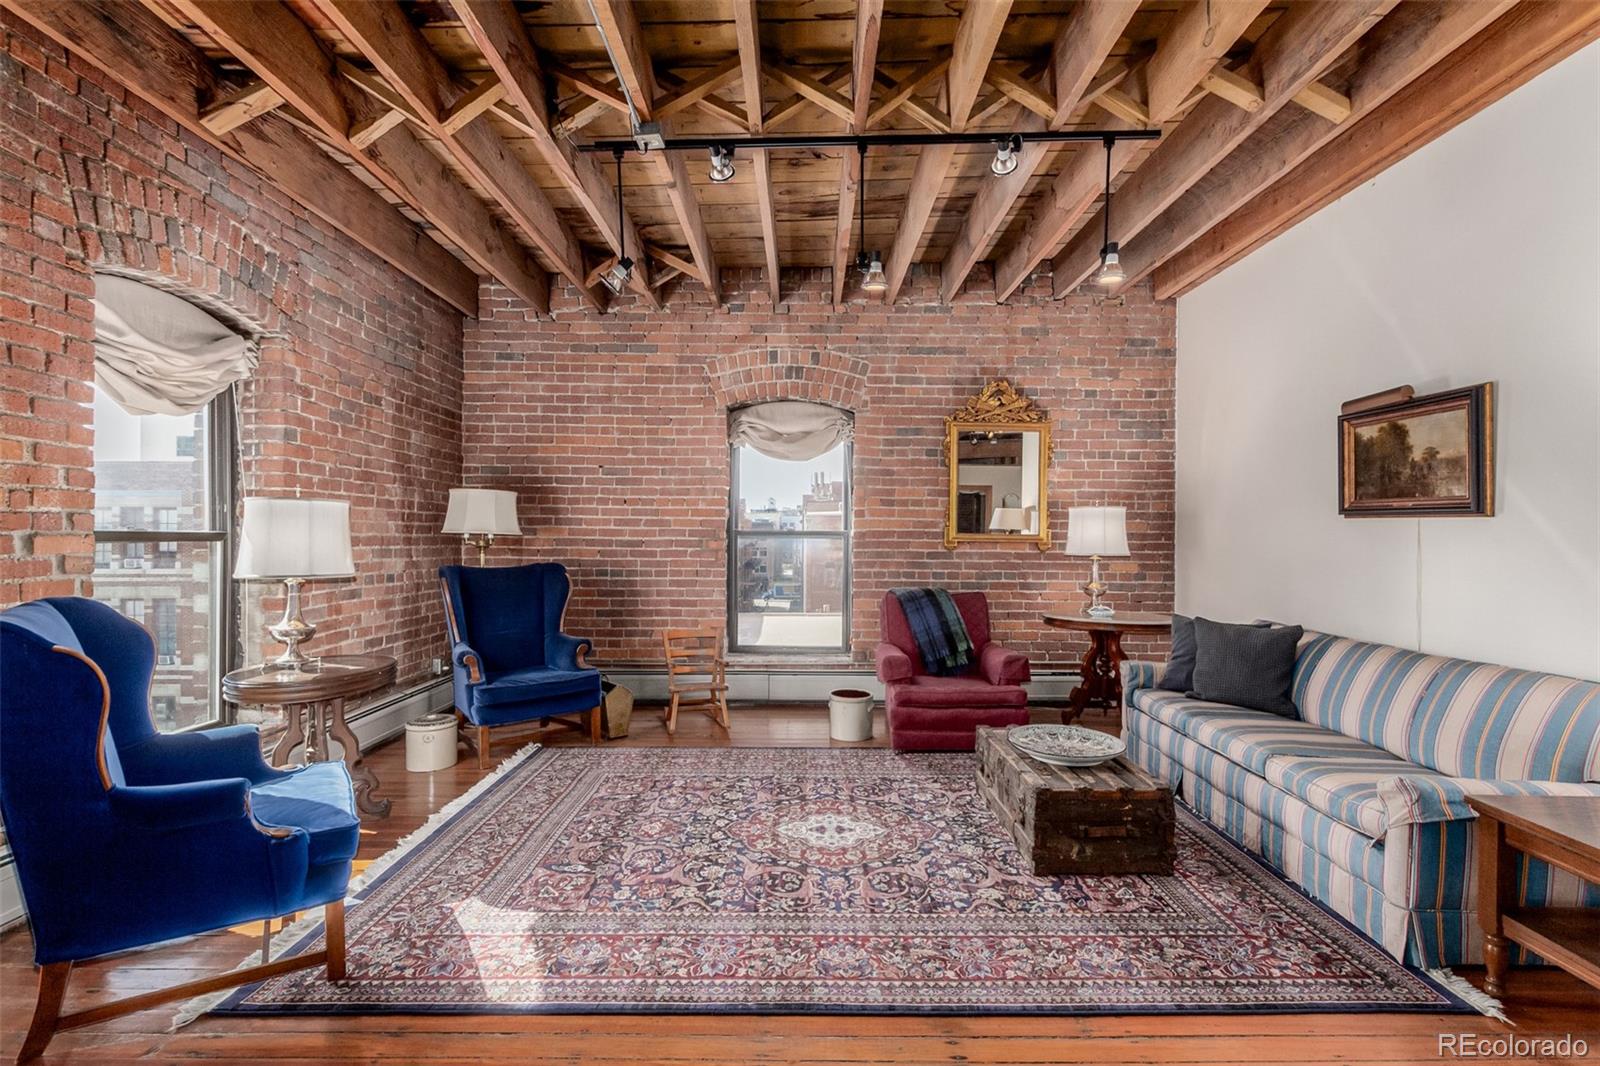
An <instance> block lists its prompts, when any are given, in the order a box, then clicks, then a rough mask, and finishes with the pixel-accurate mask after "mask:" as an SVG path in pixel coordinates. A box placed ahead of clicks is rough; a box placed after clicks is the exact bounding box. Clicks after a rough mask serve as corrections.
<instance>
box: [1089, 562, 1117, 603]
mask: <svg viewBox="0 0 1600 1066" xmlns="http://www.w3.org/2000/svg"><path fill="white" fill-rule="evenodd" d="M1110 589H1111V586H1110V585H1107V584H1106V583H1105V582H1104V581H1101V580H1100V556H1098V555H1091V556H1089V580H1088V581H1087V582H1086V583H1085V584H1084V585H1083V591H1085V592H1087V593H1088V594H1089V606H1088V608H1087V609H1086V610H1085V611H1084V612H1083V613H1084V614H1086V615H1088V616H1089V617H1090V618H1110V617H1112V616H1113V615H1115V614H1116V613H1117V612H1116V610H1115V609H1114V608H1113V607H1112V606H1111V605H1110V604H1109V603H1107V602H1105V594H1106V593H1107V592H1109V591H1110Z"/></svg>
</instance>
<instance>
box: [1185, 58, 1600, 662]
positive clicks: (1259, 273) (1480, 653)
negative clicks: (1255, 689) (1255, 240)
mask: <svg viewBox="0 0 1600 1066" xmlns="http://www.w3.org/2000/svg"><path fill="white" fill-rule="evenodd" d="M1480 381H1494V382H1496V383H1497V388H1498V394H1499V395H1498V403H1497V408H1498V409H1497V412H1496V421H1497V423H1498V427H1497V431H1496V441H1495V447H1496V452H1497V467H1498V469H1497V475H1498V476H1497V491H1496V497H1497V511H1498V514H1497V516H1496V517H1493V518H1425V519H1409V518H1392V519H1390V518H1385V519H1344V518H1340V517H1339V514H1338V499H1337V495H1338V494H1337V465H1336V464H1337V455H1338V449H1337V436H1336V431H1335V419H1336V418H1337V416H1338V413H1339V405H1340V404H1341V403H1343V402H1344V401H1345V400H1348V399H1352V398H1354V397H1357V396H1362V395H1365V394H1367V393H1371V392H1376V391H1378V390H1380V389H1385V388H1389V387H1391V386H1394V385H1401V384H1410V385H1414V386H1415V387H1416V389H1417V392H1418V393H1419V394H1423V393H1429V392H1435V391H1438V390H1441V389H1447V388H1455V387H1459V386H1463V385H1472V384H1476V383H1478V382H1480ZM1176 551H1177V588H1176V600H1177V606H1178V609H1179V610H1180V611H1184V612H1186V613H1191V612H1198V613H1201V614H1205V615H1208V616H1211V617H1216V618H1222V619H1251V618H1256V617H1271V618H1275V619H1282V620H1285V621H1293V622H1300V623H1303V624H1305V625H1306V626H1308V627H1312V628H1316V629H1321V630H1324V631H1328V632H1334V633H1340V634H1345V635H1349V636H1355V637H1362V638H1367V639H1373V640H1379V641H1384V642H1389V643H1394V644H1400V645H1403V646H1406V647H1413V648H1421V649H1423V650H1425V651H1429V652H1437V653H1441V654H1449V655H1459V656H1464V657H1469V658H1476V659H1483V660H1487V661H1489V662H1496V663H1505V664H1509V665H1514V666H1523V667H1529V668H1535V669H1544V670H1552V671H1557V672H1561V673H1567V674H1575V675H1578V676H1581V677H1586V678H1600V44H1596V45H1591V46H1590V47H1588V48H1587V49H1585V50H1584V51H1582V52H1580V53H1578V54H1577V55H1575V56H1573V57H1572V58H1570V59H1568V60H1566V61H1565V62H1563V63H1561V64H1559V65H1558V66H1556V67H1555V68H1553V69H1551V70H1549V71H1547V72H1546V73H1544V74H1543V75H1541V76H1540V77H1539V78H1537V79H1535V80H1534V81H1533V82H1531V83H1529V84H1528V85H1526V86H1524V87H1522V88H1521V89H1519V90H1517V91H1516V92H1514V93H1512V94H1511V95H1510V96H1508V97H1507V98H1505V99H1504V100H1501V101H1500V102H1498V103H1496V104H1495V105H1493V106H1492V107H1490V108H1488V109H1487V110H1485V111H1484V112H1482V113H1481V114H1479V115H1477V116H1475V117H1473V118H1472V119H1469V120H1468V121H1467V122H1465V123H1463V124H1462V125H1461V126H1459V127H1457V128H1456V129H1454V130H1452V131H1451V132H1449V133H1447V134H1445V135H1444V136H1443V137H1441V138H1440V139H1439V140H1437V141H1435V142H1433V143H1432V144H1430V145H1427V146H1425V147H1424V148H1422V149H1421V150H1420V151H1418V152H1416V153H1415V154H1414V155H1412V156H1411V157H1409V158H1407V159H1405V160H1402V161H1401V162H1400V163H1399V164H1397V165H1396V166H1394V167H1392V168H1390V169H1389V170H1387V171H1385V172H1384V173H1383V174H1381V175H1379V176H1378V177H1377V178H1376V179H1375V180H1373V181H1372V182H1369V183H1368V184H1366V185H1364V186H1362V187H1361V188H1359V189H1356V190H1355V191H1353V192H1351V193H1350V194H1349V195H1348V196H1346V197H1344V198H1343V199H1342V200H1340V201H1338V202H1337V203H1335V204H1332V205H1330V206H1329V207H1327V208H1325V209H1324V210H1322V211H1321V212H1319V213H1317V214H1316V215H1314V216H1312V217H1311V218H1309V219H1307V220H1306V221H1305V222H1302V223H1301V224H1300V225H1299V226H1297V227H1295V228H1294V229H1292V230H1290V231H1289V232H1288V233H1286V234H1284V235H1282V236H1280V237H1279V238H1277V239H1276V240H1274V241H1273V242H1272V243H1270V244H1268V245H1266V246H1265V247H1263V248H1261V249H1259V250H1257V251H1256V252H1255V253H1254V254H1252V255H1250V256H1249V257H1247V258H1245V259H1243V260H1241V261H1240V262H1239V263H1237V264H1235V265H1234V266H1233V267H1231V268H1229V269H1228V270H1226V271H1225V272H1223V273H1222V274H1220V275H1218V276H1217V277H1215V278H1213V279H1211V280H1210V281H1208V282H1206V283H1205V284H1204V285H1202V286H1201V287H1199V288H1198V289H1196V290H1195V291H1194V292H1193V293H1191V294H1189V295H1187V296H1184V297H1182V298H1180V299H1179V301H1178V383H1177V544H1176Z"/></svg>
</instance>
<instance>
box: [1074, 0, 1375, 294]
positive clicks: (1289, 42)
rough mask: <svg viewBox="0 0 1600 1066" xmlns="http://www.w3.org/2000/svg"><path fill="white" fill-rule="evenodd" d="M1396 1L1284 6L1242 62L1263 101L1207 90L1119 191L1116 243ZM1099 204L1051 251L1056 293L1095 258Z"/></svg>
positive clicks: (1084, 273)
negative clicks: (1252, 103)
mask: <svg viewBox="0 0 1600 1066" xmlns="http://www.w3.org/2000/svg"><path fill="white" fill-rule="evenodd" d="M1396 2H1397V0H1324V2H1320V3H1315V4H1301V5H1298V6H1295V7H1292V8H1289V9H1288V10H1287V11H1285V12H1284V13H1283V14H1282V15H1281V16H1280V17H1279V18H1278V19H1277V20H1276V21H1275V22H1273V24H1272V26H1271V27H1270V28H1269V29H1268V30H1267V32H1266V33H1264V34H1263V35H1262V36H1261V40H1260V41H1258V42H1257V43H1256V46H1255V48H1254V49H1253V50H1252V52H1251V55H1250V60H1249V62H1248V63H1247V64H1246V67H1245V71H1244V76H1245V77H1246V78H1249V79H1250V80H1251V81H1253V82H1256V83H1257V84H1259V85H1261V87H1262V95H1263V103H1262V105H1261V107H1260V108H1258V109H1257V110H1255V111H1246V110H1243V109H1241V108H1237V107H1234V106H1233V105H1232V104H1230V103H1228V102H1227V101H1226V100H1223V99H1221V98H1219V97H1216V96H1210V95H1207V96H1205V97H1204V98H1203V99H1202V100H1201V101H1200V102H1199V103H1198V104H1196V105H1195V107H1194V109H1193V110H1192V111H1191V112H1190V113H1189V114H1188V116H1187V117H1186V118H1185V119H1184V120H1183V121H1182V122H1180V123H1179V124H1178V126H1177V128H1176V129H1174V130H1172V132H1171V133H1169V134H1168V135H1167V136H1166V137H1164V138H1162V140H1161V142H1160V144H1158V145H1157V146H1156V148H1155V150H1154V151H1153V152H1151V153H1150V157H1149V159H1148V160H1146V161H1145V163H1144V164H1143V165H1141V166H1140V167H1139V169H1138V170H1137V171H1136V172H1135V173H1134V174H1133V176H1132V177H1130V178H1129V179H1128V180H1127V181H1126V182H1124V183H1123V185H1122V187H1121V188H1120V189H1118V190H1117V194H1116V200H1115V204H1114V213H1113V215H1112V220H1113V222H1114V228H1113V230H1112V233H1111V239H1112V240H1114V241H1117V242H1118V244H1119V245H1120V244H1127V243H1130V242H1131V241H1132V240H1133V238H1135V237H1137V236H1138V234H1139V232H1140V231H1141V230H1143V229H1144V228H1145V227H1146V226H1148V225H1149V224H1150V223H1151V222H1153V221H1154V220H1155V218H1156V216H1157V215H1159V214H1160V213H1161V212H1162V211H1164V210H1166V209H1167V207H1169V206H1170V205H1171V204H1172V203H1173V201H1175V200H1176V199H1177V198H1178V197H1179V196H1182V195H1183V194H1184V192H1186V191H1187V190H1188V189H1189V188H1190V186H1192V185H1194V184H1195V183H1196V182H1197V181H1199V180H1200V179H1201V178H1203V177H1204V176H1205V175H1206V173H1207V172H1208V171H1209V170H1210V169H1211V168H1212V167H1214V166H1216V165H1217V164H1218V163H1220V162H1221V161H1222V160H1223V159H1225V158H1226V157H1227V155H1228V153H1229V152H1231V151H1233V150H1234V149H1235V148H1237V147H1238V146H1239V145H1240V144H1242V143H1244V141H1245V139H1246V138H1248V137H1249V136H1250V134H1252V133H1254V132H1255V131H1256V130H1258V129H1260V128H1261V127H1262V125H1264V124H1265V123H1266V121H1267V120H1268V119H1269V118H1271V117H1272V116H1273V115H1274V114H1276V113H1277V111H1278V109H1279V108H1281V107H1283V106H1284V105H1286V104H1288V103H1289V102H1290V101H1291V100H1292V99H1293V98H1294V96H1295V94H1296V93H1298V92H1299V91H1300V90H1301V89H1303V88H1305V87H1306V86H1307V85H1308V84H1310V83H1311V82H1312V81H1313V80H1315V79H1316V78H1317V77H1319V76H1320V75H1321V74H1322V72H1323V71H1324V70H1326V69H1327V68H1328V67H1329V66H1330V65H1331V64H1332V63H1333V62H1334V61H1335V60H1336V59H1338V58H1339V56H1340V55H1341V54H1342V53H1343V52H1344V51H1345V49H1347V48H1349V47H1350V45H1352V44H1353V43H1355V42H1356V41H1357V40H1358V39H1360V37H1361V35H1362V34H1363V33H1365V32H1366V31H1367V30H1368V29H1370V28H1371V27H1372V25H1373V24H1374V23H1376V22H1377V21H1378V20H1379V19H1380V18H1382V17H1383V15H1384V14H1385V13H1387V12H1388V10H1389V9H1390V8H1392V7H1393V6H1394V5H1395V3H1396ZM1152 61H1153V60H1152ZM1214 65H1215V64H1214V63H1211V64H1207V65H1206V66H1204V67H1202V68H1201V69H1200V70H1199V72H1198V73H1196V74H1195V84H1197V85H1198V84H1199V82H1200V79H1201V78H1202V77H1203V76H1204V75H1205V74H1206V73H1208V72H1209V71H1211V69H1212V68H1213V66H1214ZM1104 210H1105V209H1104V208H1103V207H1102V208H1101V211H1100V212H1097V213H1096V214H1095V216H1094V217H1093V218H1091V219H1090V220H1089V221H1088V223H1087V224H1086V225H1085V226H1084V227H1083V229H1081V230H1080V231H1079V232H1078V234H1077V235H1076V236H1075V237H1073V238H1072V240H1071V241H1070V242H1068V244H1067V247H1066V248H1065V249H1064V250H1063V251H1062V252H1061V253H1060V254H1058V255H1057V256H1056V257H1055V260H1054V263H1053V270H1054V273H1053V278H1052V285H1053V289H1054V292H1055V295H1056V296H1057V297H1061V296H1065V295H1066V294H1067V293H1069V292H1071V291H1072V290H1073V289H1076V288H1077V287H1078V285H1079V284H1081V283H1082V282H1083V281H1084V280H1085V279H1087V278H1088V277H1089V275H1090V274H1092V273H1093V272H1094V270H1095V268H1096V267H1097V266H1098V265H1099V262H1100V248H1101V244H1102V240H1103V238H1102V231H1103V224H1102V214H1103V212H1104Z"/></svg>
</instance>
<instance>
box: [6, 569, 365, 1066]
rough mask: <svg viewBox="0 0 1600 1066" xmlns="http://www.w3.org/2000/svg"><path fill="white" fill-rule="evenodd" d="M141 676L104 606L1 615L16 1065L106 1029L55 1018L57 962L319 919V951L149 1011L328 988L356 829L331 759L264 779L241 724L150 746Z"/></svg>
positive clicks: (132, 638) (338, 767)
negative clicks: (267, 923) (24, 942)
mask: <svg viewBox="0 0 1600 1066" xmlns="http://www.w3.org/2000/svg"><path fill="white" fill-rule="evenodd" d="M154 665H155V645H154V643H153V641H152V640H151V638H150V634H149V632H148V631H147V630H146V629H145V628H144V627H143V626H140V625H138V624H136V623H134V622H130V621H129V620H127V619H126V618H123V617H122V616H121V615H119V614H117V612H116V611H114V610H112V609H111V608H110V607H107V606H106V605H105V604H103V603H97V602H95V601H94V600H87V599H78V598H74V597H60V598H53V599H44V600H36V601H34V602H32V603H25V604H23V605H21V606H20V607H13V608H12V609H10V610H8V611H5V612H0V813H3V814H4V817H5V827H6V834H7V836H8V837H9V838H10V843H11V848H12V851H13V853H14V855H15V857H16V867H17V874H18V878H19V881H20V883H21V886H22V895H23V900H24V902H25V903H26V904H27V908H28V921H29V924H30V926H31V927H32V932H33V948H34V958H35V960H36V961H37V962H38V963H39V965H40V966H41V967H42V969H41V971H40V975H39V1000H38V1004H37V1006H36V1008H35V1010H34V1017H33V1023H32V1027H31V1028H30V1029H29V1032H28V1036H27V1038H26V1040H25V1041H24V1043H23V1046H22V1051H21V1053H20V1054H19V1055H18V1059H17V1061H19V1062H22V1061H25V1060H27V1059H29V1058H32V1057H34V1056H36V1055H38V1054H39V1053H40V1052H42V1051H43V1050H44V1047H45V1044H47V1043H48V1042H49V1040H50V1037H51V1036H52V1034H54V1033H55V1032H56V1031H58V1030H60V1029H68V1028H73V1027H74V1026H76V1025H84V1024H88V1023H89V1022H91V1021H95V1020H98V1019H99V1018H100V1017H104V1016H105V1014H104V1012H103V1011H102V1010H96V1011H95V1012H94V1015H95V1016H94V1017H87V1018H86V1017H84V1015H85V1014H86V1013H87V1012H83V1011H79V1012H77V1013H74V1014H66V1015H62V1014H61V1005H62V1002H63V1000H64V998H65V995H66V989H67V980H68V977H69V975H70V972H71V967H72V964H73V963H74V962H77V961H79V960H83V959H88V958H92V957H94V956H97V955H104V954H107V953H109V952H114V951H123V950H125V949H128V948H134V947H141V946H144V945H147V944H154V943H158V942H160V941H164V940H171V939H173V938H175V937H180V936H187V935H190V934H193V933H202V932H208V931H210V930H213V929H220V928H223V927H226V926H230V925H235V924H237V923H241V922H253V921H260V920H265V919H269V918H275V917H278V916H280V915H284V914H288V913H291V912H294V911H298V910H304V909H308V908H312V907H317V906H324V907H326V916H327V934H328V935H327V943H328V947H327V949H326V950H324V951H318V952H314V953H310V954H307V955H301V956H297V957H295V958H293V959H285V960H280V961H278V962H273V963H270V964H266V965H263V966H258V967H255V968H253V969H250V970H239V971H235V972H233V973H230V974H226V975H223V976H222V977H221V978H207V979H203V980H201V981H195V982H190V983H188V984H186V985H180V986H178V987H176V988H170V989H165V990H163V991H162V992H161V993H157V994H154V995H155V999H154V1002H161V1001H162V1000H165V999H177V998H182V997H185V996H190V995H196V994H198V993H200V992H204V991H207V990H209V989H214V988H225V987H228V986H229V985H231V984H239V983H243V982H245V981H252V980H259V979H261V978H262V977H265V976H269V975H271V974H273V973H283V972H287V971H288V970H292V969H302V968H305V967H309V966H316V965H322V964H326V966H327V971H328V977H329V978H330V979H332V980H338V979H340V978H342V977H343V976H344V911H343V907H344V894H345V888H346V886H347V884H348V882H349V879H350V862H351V860H352V859H353V858H354V857H355V854H356V845H357V840H358V834H359V831H360V825H361V823H360V819H359V817H358V816H357V815H356V813H355V797H354V795H353V793H352V790H351V787H350V775H349V773H348V772H347V771H346V770H345V767H344V764H343V763H340V762H328V763H317V764H315V765H312V766H306V767H303V768H300V769H296V770H275V769H273V768H272V767H270V766H268V765H267V764H266V762H265V760H263V759H262V757H261V744H260V739H259V737H258V736H257V731H256V727H255V726H229V727H226V728H221V729H211V730H205V731H202V732H193V733H183V734H175V735H174V734H167V735H163V734H161V733H158V732H157V731H156V728H155V726H154V724H153V723H152V722H151V720H150V710H149V702H148V701H149V693H150V678H151V671H152V670H153V668H154ZM124 1003H125V1005H126V1010H142V1009H145V1008H147V1007H149V1006H151V1005H152V999H151V997H150V996H148V995H147V996H139V997H135V999H134V1000H130V1001H124ZM113 1006H117V1005H113Z"/></svg>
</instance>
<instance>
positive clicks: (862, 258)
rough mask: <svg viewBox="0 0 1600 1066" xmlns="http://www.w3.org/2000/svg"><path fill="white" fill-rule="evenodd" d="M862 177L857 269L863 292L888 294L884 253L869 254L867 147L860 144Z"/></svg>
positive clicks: (858, 190) (858, 202)
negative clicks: (884, 269)
mask: <svg viewBox="0 0 1600 1066" xmlns="http://www.w3.org/2000/svg"><path fill="white" fill-rule="evenodd" d="M856 151H857V152H858V153H860V156H861V177H860V179H859V180H857V181H856V269H857V270H859V271H861V291H862V292H870V293H880V292H887V291H888V290H889V279H888V278H887V277H886V276H885V275H884V273H883V253H882V252H877V251H875V252H873V253H872V254H871V255H868V254H867V146H866V145H865V144H858V145H857V146H856Z"/></svg>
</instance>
